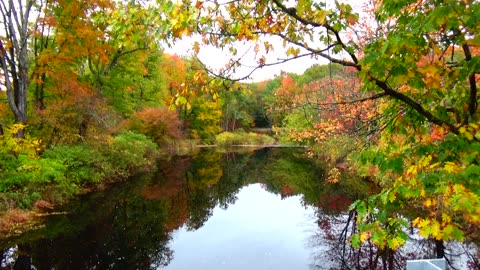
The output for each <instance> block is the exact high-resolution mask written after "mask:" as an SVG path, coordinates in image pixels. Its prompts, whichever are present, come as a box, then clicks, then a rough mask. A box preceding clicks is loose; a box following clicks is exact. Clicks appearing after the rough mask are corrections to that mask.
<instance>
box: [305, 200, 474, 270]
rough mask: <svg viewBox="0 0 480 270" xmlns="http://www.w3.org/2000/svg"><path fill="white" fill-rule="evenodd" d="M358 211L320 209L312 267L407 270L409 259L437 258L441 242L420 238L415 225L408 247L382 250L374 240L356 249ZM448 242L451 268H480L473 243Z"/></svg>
mask: <svg viewBox="0 0 480 270" xmlns="http://www.w3.org/2000/svg"><path fill="white" fill-rule="evenodd" d="M355 219H356V213H355V211H353V210H352V211H348V212H347V211H343V212H340V213H338V214H336V215H335V214H332V213H329V214H325V211H323V209H322V208H317V212H316V222H317V224H318V227H317V230H316V231H315V232H314V233H313V235H312V237H311V239H310V241H309V245H310V247H311V248H312V251H313V253H314V254H313V262H312V264H311V269H312V270H313V269H324V270H326V269H332V270H333V269H335V270H339V269H341V270H343V269H357V270H362V269H364V270H374V269H379V270H394V269H399V270H400V269H402V270H403V269H405V267H406V262H407V260H418V259H431V258H437V248H438V242H437V241H435V240H434V239H424V238H422V237H419V236H418V234H417V233H416V231H415V230H413V228H412V229H411V231H410V232H409V240H408V241H407V243H406V245H405V246H404V247H401V248H399V249H397V250H395V251H393V250H380V249H378V248H377V247H376V246H375V245H373V244H372V242H370V241H368V240H367V241H366V242H364V243H363V245H362V246H361V247H360V248H353V247H352V246H351V245H350V243H349V240H350V238H351V237H352V235H353V234H355V233H356V232H357V228H356V224H355ZM443 244H444V255H445V256H444V258H445V259H446V261H447V265H448V267H449V268H448V269H451V270H455V269H458V270H463V269H480V264H479V260H478V258H479V255H480V254H479V250H478V248H477V246H476V245H475V244H473V243H471V242H466V243H458V242H448V243H443Z"/></svg>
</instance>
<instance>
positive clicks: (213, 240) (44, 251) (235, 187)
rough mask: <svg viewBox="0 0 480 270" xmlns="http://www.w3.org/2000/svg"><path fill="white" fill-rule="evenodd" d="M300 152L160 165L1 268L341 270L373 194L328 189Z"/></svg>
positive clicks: (0, 253) (28, 243)
mask: <svg viewBox="0 0 480 270" xmlns="http://www.w3.org/2000/svg"><path fill="white" fill-rule="evenodd" d="M303 151H304V150H303V149H262V150H257V151H250V152H247V153H242V154H240V153H220V152H216V151H214V150H205V151H202V152H201V153H199V154H196V155H194V156H186V157H174V158H172V159H171V160H169V161H164V160H163V161H159V162H158V171H157V172H156V173H153V174H146V175H141V176H137V177H135V178H132V179H131V180H130V181H128V182H126V183H123V184H119V185H117V186H115V187H113V188H112V189H110V190H108V191H106V192H98V193H94V194H89V195H87V196H84V197H82V198H80V199H78V200H76V201H73V202H72V203H69V204H68V205H65V206H63V207H62V208H60V209H56V211H65V212H67V214H62V215H52V216H49V217H48V218H46V219H45V221H44V226H43V227H42V228H39V229H38V230H35V231H32V232H28V233H26V234H24V235H21V236H19V237H17V238H14V239H9V240H7V241H3V242H0V259H1V267H0V268H4V269H12V268H13V267H14V265H16V266H17V267H18V268H16V269H39V270H40V269H167V270H182V269H208V270H216V269H228V270H236V269H249V270H255V269H276V270H282V269H297V270H303V269H339V267H338V266H339V265H341V264H342V263H344V262H345V258H346V256H350V258H353V257H355V258H359V257H358V256H357V255H358V254H357V253H354V252H351V251H348V250H342V249H341V248H339V247H341V246H339V241H338V239H340V240H342V239H343V240H342V241H345V239H346V238H345V237H344V236H342V235H339V232H341V231H342V230H341V228H343V227H345V224H346V221H347V220H348V217H349V215H348V211H347V208H348V206H349V204H350V203H351V202H353V201H354V200H355V199H357V198H359V197H362V196H365V194H366V193H368V192H370V190H371V187H370V186H368V185H366V184H365V183H362V182H361V181H358V180H355V179H353V180H349V179H347V180H344V181H342V182H341V183H338V184H328V183H326V182H325V181H324V179H325V178H326V172H325V169H324V168H323V167H322V166H320V165H319V162H318V161H313V160H309V159H306V158H305V155H304V152H303ZM342 237H343V238H342ZM367 255H368V254H367ZM362 256H364V253H362ZM369 256H375V254H371V255H369ZM370 258H371V257H370ZM365 260H366V261H368V260H369V257H368V256H367V257H366V258H365ZM358 263H360V262H358Z"/></svg>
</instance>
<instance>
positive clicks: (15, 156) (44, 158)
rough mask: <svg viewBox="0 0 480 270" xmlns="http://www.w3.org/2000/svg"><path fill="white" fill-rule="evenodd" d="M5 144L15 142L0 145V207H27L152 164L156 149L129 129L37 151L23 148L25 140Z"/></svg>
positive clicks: (147, 139) (64, 197) (54, 199)
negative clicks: (98, 140) (94, 141)
mask: <svg viewBox="0 0 480 270" xmlns="http://www.w3.org/2000/svg"><path fill="white" fill-rule="evenodd" d="M0 139H3V140H5V138H0ZM0 143H2V141H1V140H0ZM3 143H4V146H5V145H6V144H7V143H6V142H5V141H3ZM9 143H10V145H14V146H15V147H13V148H12V147H10V146H9V147H3V148H0V160H1V161H2V162H1V163H0V209H8V208H12V207H23V208H30V207H32V206H33V204H34V203H35V201H37V200H40V199H42V198H43V199H45V198H50V199H51V201H57V202H58V201H60V202H61V201H63V200H65V199H66V198H69V197H71V196H72V195H73V194H77V193H78V192H79V191H80V188H81V187H85V186H89V185H92V184H99V183H101V182H102V181H105V180H108V179H112V178H117V177H119V176H120V177H127V176H129V175H130V174H131V173H134V172H137V171H140V170H142V169H144V168H146V167H149V166H152V164H154V158H155V155H156V153H157V151H156V150H157V145H156V144H155V143H154V142H153V141H152V140H150V139H149V138H147V137H146V136H145V135H143V134H138V133H134V132H124V133H121V134H119V135H117V136H116V137H114V138H110V141H109V142H108V143H103V144H96V145H91V144H87V143H81V144H76V145H60V146H55V147H52V148H50V149H47V150H45V151H44V152H43V154H42V155H41V156H39V155H38V154H36V152H35V153H34V152H32V151H33V150H31V149H29V148H28V147H29V145H30V144H28V141H24V142H22V144H20V142H15V143H16V144H18V145H15V144H14V142H9ZM17 146H18V147H17ZM12 149H14V150H15V151H13V150H12ZM32 153H33V154H32ZM47 200H48V199H47Z"/></svg>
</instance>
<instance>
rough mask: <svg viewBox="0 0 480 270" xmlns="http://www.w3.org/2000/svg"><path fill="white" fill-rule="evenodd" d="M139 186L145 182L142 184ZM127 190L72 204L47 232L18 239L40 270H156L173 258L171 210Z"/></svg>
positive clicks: (47, 225)
mask: <svg viewBox="0 0 480 270" xmlns="http://www.w3.org/2000/svg"><path fill="white" fill-rule="evenodd" d="M139 183H144V182H143V181H139ZM132 188H133V190H135V189H136V188H135V186H132V185H127V186H123V187H120V188H117V189H114V190H112V191H111V192H108V193H105V194H94V195H92V196H89V199H85V200H82V201H79V202H76V203H73V204H70V205H68V206H67V207H66V208H67V209H68V210H69V211H70V214H68V215H61V216H54V217H50V218H49V220H48V222H47V224H46V227H45V229H42V230H40V231H38V232H34V233H31V234H29V235H26V236H24V239H28V237H32V238H33V239H35V240H33V241H32V240H29V241H28V240H19V241H20V242H17V243H22V242H24V241H28V242H26V243H24V244H22V249H23V251H22V252H28V254H29V255H30V256H31V257H32V262H33V264H34V265H35V267H37V269H51V268H52V267H53V268H56V269H70V268H72V267H74V268H78V269H96V268H98V269H120V268H121V269H152V268H153V269H154V268H156V267H159V266H162V265H166V264H168V263H169V261H170V260H171V258H172V251H171V250H169V249H168V247H167V243H168V241H169V239H170V237H169V235H168V233H167V232H166V231H165V222H166V218H167V217H166V208H165V206H166V205H165V204H164V203H162V202H158V201H148V200H144V199H142V198H141V197H139V196H138V195H136V193H135V192H134V193H132Z"/></svg>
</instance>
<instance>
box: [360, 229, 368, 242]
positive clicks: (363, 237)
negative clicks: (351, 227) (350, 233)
mask: <svg viewBox="0 0 480 270" xmlns="http://www.w3.org/2000/svg"><path fill="white" fill-rule="evenodd" d="M369 237H370V234H369V233H368V232H362V234H360V241H361V242H362V243H363V242H365V241H367V239H368V238H369Z"/></svg>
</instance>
